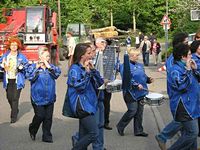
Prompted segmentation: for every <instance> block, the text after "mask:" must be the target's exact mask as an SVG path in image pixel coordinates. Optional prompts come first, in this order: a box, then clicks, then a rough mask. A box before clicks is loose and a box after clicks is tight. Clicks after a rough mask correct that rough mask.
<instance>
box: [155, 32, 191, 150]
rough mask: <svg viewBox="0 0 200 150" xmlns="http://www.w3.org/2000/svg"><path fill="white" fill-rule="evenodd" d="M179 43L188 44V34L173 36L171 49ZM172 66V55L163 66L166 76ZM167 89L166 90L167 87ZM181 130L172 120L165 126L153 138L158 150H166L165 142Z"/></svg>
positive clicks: (180, 125)
mask: <svg viewBox="0 0 200 150" xmlns="http://www.w3.org/2000/svg"><path fill="white" fill-rule="evenodd" d="M179 43H183V44H186V45H187V44H188V34H187V33H184V32H180V33H177V34H175V36H174V37H173V41H172V46H173V49H174V47H175V46H176V45H177V44H179ZM173 65H174V57H173V54H171V55H170V56H169V58H168V59H167V61H166V64H165V66H166V68H167V70H166V72H167V74H168V73H169V70H170V69H171V67H172V66H173ZM167 84H168V82H167ZM167 88H168V86H167ZM167 91H169V90H167ZM182 128H183V126H182V124H181V123H180V122H178V121H175V120H174V119H173V120H172V121H171V122H170V123H169V124H167V125H166V126H165V127H164V129H163V130H162V131H161V132H160V133H159V134H157V135H156V136H155V138H156V141H157V142H158V145H159V147H160V149H161V150H166V142H167V140H168V139H171V138H172V137H173V136H174V135H175V134H176V133H178V131H181V134H183V133H182Z"/></svg>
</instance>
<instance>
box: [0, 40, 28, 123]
mask: <svg viewBox="0 0 200 150" xmlns="http://www.w3.org/2000/svg"><path fill="white" fill-rule="evenodd" d="M8 42H9V44H8V47H9V49H8V51H7V52H6V53H5V54H4V55H3V56H2V57H1V58H0V69H1V70H3V71H4V77H3V87H4V88H5V89H6V96H7V99H8V103H9V104H10V108H11V114H10V118H11V121H10V123H15V122H16V121H17V115H18V113H19V108H18V105H19V97H20V93H21V90H22V88H24V86H25V66H26V65H27V64H28V60H27V58H26V57H25V56H24V55H23V54H22V53H21V52H20V49H21V48H22V44H21V42H20V40H19V39H18V38H17V37H11V38H10V39H9V41H8Z"/></svg>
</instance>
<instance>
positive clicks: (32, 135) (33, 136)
mask: <svg viewBox="0 0 200 150" xmlns="http://www.w3.org/2000/svg"><path fill="white" fill-rule="evenodd" d="M28 130H29V134H30V137H31V139H32V140H33V141H35V134H33V133H31V124H29V128H28Z"/></svg>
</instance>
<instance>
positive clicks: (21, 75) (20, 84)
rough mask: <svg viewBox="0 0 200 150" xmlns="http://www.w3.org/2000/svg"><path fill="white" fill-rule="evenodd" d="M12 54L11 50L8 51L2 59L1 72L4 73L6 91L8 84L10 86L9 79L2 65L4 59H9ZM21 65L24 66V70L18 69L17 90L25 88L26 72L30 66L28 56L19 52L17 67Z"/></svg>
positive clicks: (0, 60)
mask: <svg viewBox="0 0 200 150" xmlns="http://www.w3.org/2000/svg"><path fill="white" fill-rule="evenodd" d="M9 54H10V50H9V51H7V52H6V53H5V54H4V55H3V56H2V57H1V58H0V70H2V71H4V76H3V87H4V88H5V89H6V88H7V84H8V77H7V75H6V72H5V70H4V68H2V66H1V64H2V62H3V59H7V57H8V55H9ZM19 65H22V66H23V68H22V69H17V76H16V84H17V89H22V88H24V86H25V70H26V67H27V66H28V59H27V58H26V56H24V55H23V54H22V53H20V52H18V54H17V67H18V66H19Z"/></svg>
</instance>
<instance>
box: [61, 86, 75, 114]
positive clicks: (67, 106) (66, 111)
mask: <svg viewBox="0 0 200 150" xmlns="http://www.w3.org/2000/svg"><path fill="white" fill-rule="evenodd" d="M62 115H63V116H65V117H70V118H78V117H77V116H76V115H75V114H74V113H73V112H72V109H71V106H70V103H69V96H68V90H67V92H66V94H65V100H64V104H63V109H62Z"/></svg>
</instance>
